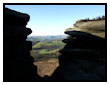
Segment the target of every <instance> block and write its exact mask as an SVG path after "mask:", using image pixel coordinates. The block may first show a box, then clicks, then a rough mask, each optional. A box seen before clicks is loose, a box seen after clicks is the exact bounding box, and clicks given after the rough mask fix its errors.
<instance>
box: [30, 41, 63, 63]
mask: <svg viewBox="0 0 110 85" xmlns="http://www.w3.org/2000/svg"><path fill="white" fill-rule="evenodd" d="M33 43H34V45H33V46H32V48H33V49H32V51H31V52H30V53H31V56H32V57H34V60H35V61H39V60H47V59H55V58H58V56H59V55H60V53H59V50H61V49H63V47H64V45H65V43H63V42H62V41H61V40H54V41H41V42H36V41H35V42H33Z"/></svg>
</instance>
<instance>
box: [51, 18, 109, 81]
mask: <svg viewBox="0 0 110 85" xmlns="http://www.w3.org/2000/svg"><path fill="white" fill-rule="evenodd" d="M80 21H81V20H79V21H77V23H76V24H75V26H76V27H74V28H69V29H66V31H65V33H66V34H68V35H69V36H70V37H69V38H68V39H64V40H63V42H64V43H66V45H65V47H64V48H63V49H62V50H60V53H61V55H60V56H59V67H58V68H57V70H56V71H55V72H54V74H53V75H52V77H54V78H53V79H54V80H55V79H58V80H61V81H62V80H73V81H82V80H83V81H91V80H92V81H97V80H98V81H106V57H107V56H106V49H107V47H106V39H105V38H104V36H105V35H101V36H99V35H97V33H100V32H102V31H103V33H104V34H105V24H104V22H105V20H103V21H102V20H101V21H93V22H92V21H90V22H82V21H81V22H80ZM101 23H103V24H101ZM90 24H92V26H91V25H90ZM79 27H80V28H79ZM100 27H101V28H100ZM86 29H87V30H86ZM77 30H78V31H77ZM91 30H92V31H91ZM93 33H96V35H97V36H96V35H93ZM102 36H103V38H102ZM56 75H57V76H56Z"/></svg>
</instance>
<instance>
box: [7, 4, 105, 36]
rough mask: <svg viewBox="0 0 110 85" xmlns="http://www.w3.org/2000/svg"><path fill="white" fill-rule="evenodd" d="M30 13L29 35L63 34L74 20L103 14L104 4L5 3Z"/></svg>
mask: <svg viewBox="0 0 110 85" xmlns="http://www.w3.org/2000/svg"><path fill="white" fill-rule="evenodd" d="M5 7H8V8H10V9H14V10H16V11H19V12H23V13H27V14H29V15H30V17H31V18H30V21H29V22H28V25H27V27H29V28H31V29H32V31H33V33H32V34H31V35H63V34H64V31H65V29H67V28H70V27H73V24H74V23H75V21H77V20H79V19H85V18H90V19H92V18H96V17H97V16H102V15H105V5H5Z"/></svg>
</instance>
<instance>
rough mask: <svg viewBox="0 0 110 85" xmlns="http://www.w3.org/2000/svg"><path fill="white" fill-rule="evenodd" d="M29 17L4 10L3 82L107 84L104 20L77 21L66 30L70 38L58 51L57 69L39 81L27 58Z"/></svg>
mask: <svg viewBox="0 0 110 85" xmlns="http://www.w3.org/2000/svg"><path fill="white" fill-rule="evenodd" d="M29 19H30V16H29V15H28V14H24V13H19V12H16V11H14V10H10V9H8V8H5V12H4V56H3V65H4V66H3V81H5V82H6V81H11V82H12V81H39V80H50V81H53V80H55V81H64V80H73V81H76V80H77V81H80V80H89V81H91V80H92V81H96V80H99V81H106V38H105V20H101V21H90V22H83V21H82V20H79V21H77V23H75V24H74V28H71V29H67V30H66V31H65V33H66V34H68V35H70V37H69V38H68V39H64V40H63V42H64V43H66V45H65V47H64V48H63V49H62V50H60V53H61V55H60V56H59V64H60V65H59V67H58V68H57V69H56V70H55V72H54V73H53V74H52V76H51V77H48V76H45V77H44V78H41V77H39V76H38V75H37V67H36V66H35V65H34V64H33V62H34V59H33V58H32V57H31V56H30V50H31V49H32V42H30V41H26V38H27V36H28V35H29V34H30V33H31V32H32V31H31V29H30V28H27V27H26V24H27V22H28V21H29Z"/></svg>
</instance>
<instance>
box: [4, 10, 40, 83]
mask: <svg viewBox="0 0 110 85" xmlns="http://www.w3.org/2000/svg"><path fill="white" fill-rule="evenodd" d="M29 18H30V17H29V15H28V14H23V13H19V12H16V11H13V10H10V9H8V8H5V14H4V56H3V60H4V62H3V64H4V67H3V81H11V82H12V81H36V80H39V79H41V78H40V77H39V76H38V75H37V73H36V72H37V67H36V66H35V65H34V64H33V62H34V59H33V58H32V57H31V56H30V52H29V51H30V50H31V49H32V42H31V41H26V38H27V36H28V35H29V34H30V33H31V32H32V31H31V29H29V28H26V27H25V26H26V24H27V22H28V21H29Z"/></svg>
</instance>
